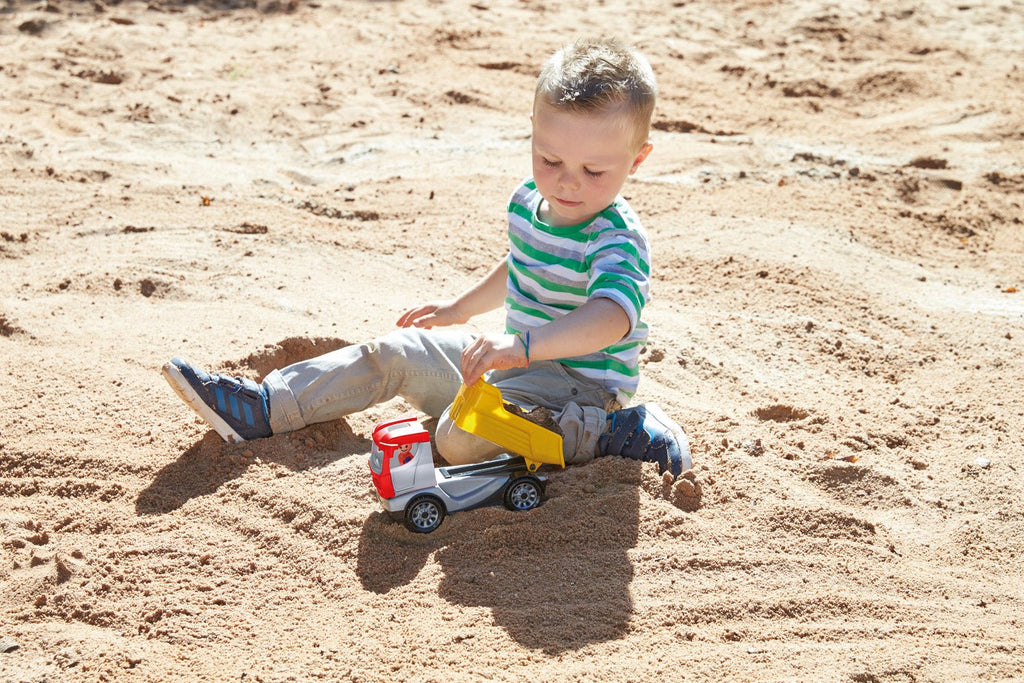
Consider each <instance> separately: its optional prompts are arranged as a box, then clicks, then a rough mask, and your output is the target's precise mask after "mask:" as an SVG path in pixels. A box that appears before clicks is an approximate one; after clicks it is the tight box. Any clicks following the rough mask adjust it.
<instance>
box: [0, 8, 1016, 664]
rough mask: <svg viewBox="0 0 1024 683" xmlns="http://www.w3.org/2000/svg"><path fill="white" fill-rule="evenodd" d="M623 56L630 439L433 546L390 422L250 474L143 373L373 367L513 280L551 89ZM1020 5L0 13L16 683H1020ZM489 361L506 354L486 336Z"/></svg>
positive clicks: (4, 575)
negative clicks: (412, 523)
mask: <svg viewBox="0 0 1024 683" xmlns="http://www.w3.org/2000/svg"><path fill="white" fill-rule="evenodd" d="M600 33H615V34H618V35H620V36H622V37H623V38H625V39H626V40H629V41H631V42H635V43H637V44H638V45H640V46H641V47H642V48H643V49H644V51H645V52H646V53H647V54H648V56H649V58H650V60H651V62H652V64H653V66H654V68H655V71H656V72H657V74H658V76H659V79H660V84H661V89H662V97H661V100H660V102H659V105H658V109H657V111H656V114H655V124H656V126H655V128H656V129H655V131H654V132H653V142H654V152H653V153H652V155H651V157H650V158H649V159H648V161H647V162H646V163H645V164H644V165H643V166H642V167H641V168H640V170H639V171H638V173H637V174H636V175H635V176H634V177H633V178H631V179H630V181H629V182H628V184H627V185H626V187H625V190H624V194H625V195H626V197H627V198H628V199H629V201H630V202H631V203H632V205H633V206H634V208H636V209H637V210H638V211H639V213H640V214H641V215H642V216H643V218H644V221H645V226H646V227H647V229H648V231H649V233H650V235H651V238H652V241H653V245H654V258H655V279H654V288H653V300H652V302H651V303H650V305H649V307H648V309H647V313H646V315H647V318H648V320H649V322H650V323H651V325H652V330H653V331H652V336H651V343H650V345H649V347H648V349H647V351H646V353H645V355H644V356H643V379H642V382H641V386H640V391H639V393H638V395H637V397H636V398H637V401H638V402H644V401H656V402H658V403H659V404H660V405H661V406H662V407H663V408H664V409H665V410H666V411H667V412H668V413H669V414H670V415H672V416H673V417H674V418H675V419H677V420H678V421H679V422H680V424H682V425H684V427H685V428H686V430H687V432H688V433H689V434H690V436H691V438H692V441H693V445H694V469H693V471H692V472H691V473H690V474H689V475H688V476H687V478H683V479H680V480H679V481H678V482H676V483H674V484H673V483H672V482H669V481H663V480H662V479H661V478H660V477H659V476H658V474H657V471H656V470H655V469H654V466H653V465H649V466H641V465H638V464H636V463H634V462H631V461H625V460H621V459H613V458H609V459H602V460H598V461H596V462H594V463H592V464H590V465H586V466H580V467H573V468H569V469H566V470H564V471H554V472H551V473H550V483H549V486H548V494H549V497H548V499H547V500H546V501H545V502H544V503H543V504H542V505H541V506H540V507H539V508H537V509H535V510H532V511H529V512H525V513H513V512H510V511H507V510H505V509H504V508H501V507H497V508H487V509H481V510H474V511H469V512H462V513H458V514H455V515H452V516H450V517H449V518H448V519H447V520H446V521H445V523H444V524H443V526H442V527H441V528H440V529H439V530H438V531H436V532H435V533H433V534H430V535H413V534H410V533H409V532H408V531H406V530H405V529H404V528H403V527H402V526H401V525H400V524H396V523H393V522H392V521H390V520H389V519H388V518H387V517H386V516H385V515H384V514H383V513H382V511H381V509H380V507H379V505H378V503H377V501H376V499H375V497H374V494H373V491H372V488H371V482H370V477H369V472H368V470H367V464H366V461H367V456H368V453H369V434H370V432H371V430H372V429H373V427H374V425H376V424H377V423H379V422H381V421H383V420H386V419H391V418H393V417H397V416H401V415H403V414H406V413H408V412H409V411H410V410H411V408H410V407H409V406H408V405H405V404H403V403H402V402H401V401H394V402H391V403H388V404H385V405H382V406H379V407H376V408H374V409H372V410H369V411H367V412H365V413H362V414H359V415H354V416H351V417H349V418H347V419H344V420H340V421H337V422H333V423H325V424H321V425H316V426H313V427H309V428H307V429H305V430H302V431H299V432H296V433H293V434H285V435H278V436H275V437H273V438H271V439H268V440H264V441H260V442H253V443H247V444H242V445H228V444H225V443H224V442H223V441H222V440H221V439H220V438H219V437H217V435H216V434H215V433H213V432H211V431H210V430H209V429H208V428H207V427H206V426H205V425H204V424H203V423H202V422H201V421H200V420H199V419H198V418H196V417H195V416H194V415H193V414H192V413H191V412H190V411H189V410H188V409H187V408H186V407H185V406H184V404H183V403H182V402H181V401H180V400H179V399H178V398H177V397H176V396H175V395H174V393H173V392H172V391H171V390H170V388H169V387H168V386H167V385H166V383H165V382H164V380H163V379H162V378H161V377H160V374H159V369H160V366H161V365H162V364H163V363H164V362H166V361H167V360H168V359H169V358H171V357H172V356H174V355H179V354H180V355H185V356H187V357H189V358H191V359H192V360H194V361H195V362H197V363H199V364H201V365H203V366H204V367H207V368H209V369H213V370H222V371H227V372H232V373H235V374H242V375H245V376H249V377H253V378H259V377H262V376H263V375H264V374H265V373H267V372H269V371H270V370H271V369H272V368H274V367H278V366H281V365H284V364H287V363H290V362H292V361H296V360H299V359H301V358H305V357H309V356H311V355H315V354H317V353H320V352H323V351H326V350H328V349H332V348H336V347H338V346H341V345H343V344H347V343H352V342H360V341H363V340H366V339H368V338H370V337H372V336H374V335H377V334H381V333H384V332H387V331H389V330H390V329H392V328H393V326H394V321H395V320H396V319H397V318H398V316H399V314H400V313H401V312H402V311H403V310H405V308H406V307H409V306H411V305H413V304H416V303H420V302H422V301H424V300H428V299H431V298H438V297H447V296H453V295H455V294H457V293H458V292H460V291H461V290H462V289H464V288H465V287H466V286H468V285H469V284H470V283H472V282H474V281H475V280H476V278H478V277H480V276H481V275H482V274H483V273H484V272H486V269H487V268H488V267H489V266H490V264H491V263H492V262H493V261H494V259H495V258H497V257H498V256H499V255H500V254H501V253H502V250H503V249H504V232H503V231H504V223H503V221H504V218H503V216H504V206H505V202H506V201H507V198H508V195H509V193H510V192H511V190H512V188H513V187H514V185H515V184H516V183H517V182H518V181H519V180H520V179H521V178H522V177H524V176H525V175H527V174H528V173H529V156H528V154H529V133H530V127H529V118H528V117H529V113H530V112H529V109H530V101H531V93H532V87H533V82H534V77H535V74H536V72H537V69H538V67H539V65H540V63H541V61H542V60H543V59H544V57H545V56H546V55H547V54H549V53H550V52H551V51H552V50H554V49H555V48H557V47H558V46H560V45H561V44H563V43H565V42H567V41H569V40H571V39H573V38H575V37H576V36H578V35H584V34H600ZM1022 35H1024V5H1022V3H1021V2H1019V1H1003V2H997V1H995V0H993V1H992V2H981V1H971V0H969V1H967V2H964V1H963V0H960V1H958V2H951V1H947V0H936V1H935V2H928V3H920V2H918V3H915V2H907V1H904V0H880V1H879V2H871V3H866V2H860V3H831V2H824V1H822V0H793V1H791V2H779V3H773V2H759V1H756V0H749V1H747V2H717V1H712V0H692V1H687V0H682V1H678V2H663V3H642V2H635V1H630V0H605V1H603V2H598V3H593V2H583V1H577V0H569V1H568V2H561V3H542V2H539V1H538V0H480V1H478V2H474V3H472V4H468V3H457V2H451V1H450V0H432V1H430V2H413V1H412V0H405V1H399V0H394V1H390V2H363V1H359V0H354V1H349V2H339V1H337V0H323V1H322V2H315V3H312V2H299V1H296V0H291V1H290V2H279V1H276V0H274V1H270V2H263V1H262V0H259V2H256V1H254V0H237V1H230V0H229V1H225V2H220V1H218V0H209V1H199V2H191V1H186V0H181V1H179V2H175V1H173V0H152V1H151V2H149V3H141V2H122V3H118V2H107V1H104V0H98V1H96V2H74V1H72V0H48V1H47V2H35V3H33V2H24V1H22V0H5V2H4V4H2V5H0V93H2V95H0V396H2V398H0V407H2V409H0V500H2V502H0V680H4V681H43V680H48V681H57V680H59V681H65V680H70V681H114V680H118V681H120V680H137V681H168V680H188V681H194V680H211V681H221V680H257V681H288V680H314V679H323V680H355V681H378V680H380V681H383V680H417V681H453V680H454V681H460V680H503V681H518V680H581V681H582V680H586V681H592V680H602V681H642V680H683V679H686V680H735V681H753V680H758V681H762V680H824V681H859V682H865V681H950V680H958V681H968V680H969V681H974V680H1021V679H1024V664H1022V662H1024V624H1022V623H1021V620H1022V618H1024V617H1022V616H1021V615H1022V614H1024V580H1022V579H1024V577H1022V567H1024V563H1022V561H1024V557H1022V554H1024V508H1022V504H1021V500H1022V498H1024V479H1022V470H1024V462H1022V458H1021V456H1022V455H1024V440H1022V433H1024V392H1022V391H1021V386H1022V385H1024V363H1022V362H1021V358H1020V355H1021V354H1020V350H1021V342H1022V340H1024V292H1021V289H1022V288H1024V267H1022V264H1024V228H1022V225H1021V220H1022V216H1024V211H1022V208H1021V204H1022V201H1024V162H1022V159H1024V114H1022V113H1021V112H1022V111H1024V67H1022V66H1021V65H1022V64H1024V50H1022V48H1021V43H1020V37H1021V36H1022ZM498 326H500V316H499V315H497V314H494V315H488V316H484V317H482V318H481V319H479V320H475V321H473V322H472V323H471V324H470V325H468V327H469V328H470V329H474V330H488V329H494V328H496V327H498Z"/></svg>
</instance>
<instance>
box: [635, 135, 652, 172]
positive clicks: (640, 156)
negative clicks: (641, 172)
mask: <svg viewBox="0 0 1024 683" xmlns="http://www.w3.org/2000/svg"><path fill="white" fill-rule="evenodd" d="M652 149H654V145H653V144H651V141H650V140H648V141H647V142H645V143H644V146H643V147H641V148H640V151H639V152H637V155H636V158H635V159H633V166H632V168H630V169H629V174H630V175H633V174H634V173H636V169H638V168H640V164H642V163H644V159H646V158H647V155H648V154H650V153H651V150H652Z"/></svg>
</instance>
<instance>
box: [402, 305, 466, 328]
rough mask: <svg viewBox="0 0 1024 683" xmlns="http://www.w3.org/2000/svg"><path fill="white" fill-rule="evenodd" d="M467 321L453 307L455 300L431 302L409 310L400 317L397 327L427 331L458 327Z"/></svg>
mask: <svg viewBox="0 0 1024 683" xmlns="http://www.w3.org/2000/svg"><path fill="white" fill-rule="evenodd" d="M467 320H469V317H468V316H465V315H463V314H461V313H460V312H459V311H458V309H457V308H456V307H455V299H447V300H444V301H431V302H429V303H425V304H423V305H422V306H417V307H416V308H411V309H409V310H408V311H406V312H405V313H403V314H402V315H401V317H400V318H399V319H398V323H397V325H398V326H399V327H421V328H423V329H426V330H429V329H430V328H432V327H445V326H447V325H459V324H461V323H464V322H466V321H467Z"/></svg>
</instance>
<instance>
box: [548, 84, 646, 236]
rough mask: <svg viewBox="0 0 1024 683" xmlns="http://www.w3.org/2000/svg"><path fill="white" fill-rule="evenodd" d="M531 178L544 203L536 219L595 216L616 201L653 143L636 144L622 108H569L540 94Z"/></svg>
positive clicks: (573, 220) (560, 221) (565, 221)
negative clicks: (572, 109) (553, 102)
mask: <svg viewBox="0 0 1024 683" xmlns="http://www.w3.org/2000/svg"><path fill="white" fill-rule="evenodd" d="M532 119H533V178H534V181H535V182H536V183H537V189H538V190H539V191H540V194H541V196H542V197H544V201H543V202H542V203H541V207H540V219H541V220H543V221H544V222H545V223H547V224H548V225H552V226H557V227H565V226H569V225H577V224H579V223H583V222H585V221H588V220H590V219H591V218H593V217H594V216H595V215H597V213H599V212H600V211H602V210H603V209H605V208H606V207H607V206H608V205H609V204H611V203H612V201H614V199H615V197H616V195H618V194H619V190H620V189H622V184H623V183H624V182H625V181H626V178H627V177H629V176H630V175H632V174H633V172H634V171H636V169H637V168H638V167H639V166H640V164H641V163H643V161H644V159H646V158H647V155H648V154H649V153H650V151H651V144H650V143H649V142H646V143H644V144H643V145H642V146H640V147H639V149H638V146H637V143H636V132H635V129H634V127H633V122H632V119H631V118H630V116H629V115H628V113H627V112H626V111H625V109H624V108H623V107H617V108H612V109H610V110H607V111H599V112H588V113H579V112H570V111H566V110H564V109H559V108H557V107H553V106H551V105H550V104H548V103H547V102H545V101H544V100H543V99H542V98H540V99H538V100H537V102H536V104H535V105H534V110H533V117H532Z"/></svg>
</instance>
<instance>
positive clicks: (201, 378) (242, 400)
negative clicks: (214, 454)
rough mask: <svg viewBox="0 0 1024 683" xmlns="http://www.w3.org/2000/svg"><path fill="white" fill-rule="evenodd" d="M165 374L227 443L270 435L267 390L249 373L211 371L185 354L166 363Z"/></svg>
mask: <svg viewBox="0 0 1024 683" xmlns="http://www.w3.org/2000/svg"><path fill="white" fill-rule="evenodd" d="M163 376H164V378H165V379H167V383H168V384H170V385H171V388H172V389H174V391H176V392H177V393H178V396H181V398H182V400H183V401H185V403H187V404H188V405H189V407H191V408H192V410H194V411H196V412H197V413H199V416H200V417H202V418H203V419H204V420H206V421H207V422H209V423H210V426H211V427H213V428H214V429H215V430H217V433H218V434H220V435H221V438H223V439H224V440H225V441H227V442H228V443H232V442H240V441H248V440H250V439H259V438H262V437H265V436H270V435H271V434H272V433H273V432H271V430H270V409H269V402H268V400H267V391H266V389H264V388H263V387H262V386H260V385H259V384H256V382H254V381H252V380H251V379H248V378H246V377H227V376H225V375H220V374H217V373H213V374H209V373H207V372H204V371H203V370H200V369H199V368H195V367H192V366H191V365H189V363H188V361H186V360H184V359H183V358H172V359H171V362H169V363H167V364H166V365H164V368H163Z"/></svg>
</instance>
